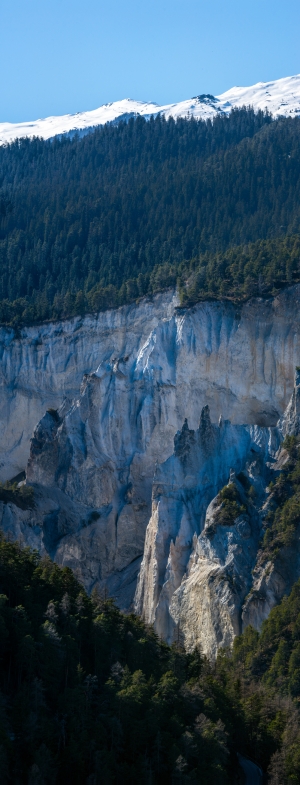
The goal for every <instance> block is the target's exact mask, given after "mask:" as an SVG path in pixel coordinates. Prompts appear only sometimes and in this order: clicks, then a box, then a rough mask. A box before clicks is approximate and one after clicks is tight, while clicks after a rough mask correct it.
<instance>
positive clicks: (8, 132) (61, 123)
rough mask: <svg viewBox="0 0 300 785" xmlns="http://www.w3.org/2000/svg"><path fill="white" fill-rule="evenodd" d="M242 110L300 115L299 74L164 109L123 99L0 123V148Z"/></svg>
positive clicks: (205, 117)
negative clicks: (118, 125)
mask: <svg viewBox="0 0 300 785" xmlns="http://www.w3.org/2000/svg"><path fill="white" fill-rule="evenodd" d="M241 106H253V108H254V109H255V110H256V111H258V110H259V109H262V110H265V109H268V111H269V112H271V114H273V115H274V116H275V117H278V116H285V117H290V116H295V115H297V114H300V74H297V75H295V76H288V77H285V78H283V79H277V80H276V81H274V82H257V84H255V85H252V86H250V87H232V88H231V89H230V90H227V91H226V92H225V93H222V94H221V95H217V96H213V95H210V94H203V95H198V96H195V97H193V98H188V99H187V100H185V101H179V102H178V103H174V104H166V105H165V106H159V104H156V103H153V102H145V101H135V100H133V99H131V98H125V99H123V100H121V101H115V102H114V103H109V104H104V105H103V106H100V107H99V108H98V109H93V110H92V111H89V112H77V113H76V114H67V115H62V116H60V117H59V116H58V117H56V116H53V117H46V118H44V119H39V120H34V121H29V122H23V123H8V122H5V123H0V144H7V143H8V142H11V141H13V139H20V138H22V137H25V136H28V137H33V136H39V137H42V138H43V139H50V138H52V137H53V136H57V135H60V134H70V133H71V134H72V133H74V132H76V131H78V132H84V133H85V132H87V131H88V130H91V129H92V128H95V127H96V126H98V125H104V124H105V123H111V122H116V121H118V120H120V119H127V118H129V117H136V116H137V115H141V116H142V117H145V118H146V119H149V118H150V117H151V116H152V115H154V116H156V115H158V114H161V115H164V116H165V117H166V118H168V117H174V118H178V117H188V116H190V117H195V118H196V119H200V118H201V119H203V120H207V119H208V118H210V119H212V118H213V117H215V116H216V115H217V114H220V113H221V114H229V112H230V111H231V110H232V109H233V108H239V107H241Z"/></svg>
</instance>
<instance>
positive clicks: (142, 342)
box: [0, 286, 300, 481]
mask: <svg viewBox="0 0 300 785" xmlns="http://www.w3.org/2000/svg"><path fill="white" fill-rule="evenodd" d="M299 302H300V287H299V286H296V287H293V288H292V289H290V290H287V291H285V292H283V293H282V294H281V295H280V296H279V297H277V298H276V299H275V300H268V301H263V300H261V301H260V300H254V301H251V302H249V303H247V304H246V305H244V306H243V307H242V308H241V309H240V310H238V309H237V308H235V307H234V306H233V305H232V304H230V303H220V302H203V303H200V304H199V305H197V306H195V307H194V308H192V309H190V310H187V311H185V312H177V311H176V305H177V300H176V296H175V295H174V292H167V293H164V294H161V295H156V296H155V297H154V298H153V301H152V302H151V301H149V300H142V301H141V303H140V304H139V305H132V306H124V307H123V308H119V309H118V310H111V311H106V312H105V313H101V314H99V315H98V316H97V317H85V318H84V319H80V318H76V319H73V320H70V321H66V322H58V323H56V324H55V323H54V324H45V325H41V326H38V327H31V328H24V329H22V330H21V332H20V335H18V336H16V335H15V334H14V331H13V330H11V329H7V330H6V329H4V328H1V330H0V357H1V366H0V369H1V373H0V437H1V465H0V480H1V481H3V480H6V479H10V478H11V477H13V476H15V475H16V474H18V472H20V471H22V470H23V469H24V468H25V466H26V462H27V459H28V455H29V441H30V437H31V435H32V432H33V429H34V427H35V425H36V423H37V422H38V421H39V420H40V418H41V417H42V416H43V414H44V412H45V410H46V409H47V408H48V407H53V408H58V407H59V406H61V404H62V403H63V402H64V401H65V402H66V405H65V408H66V409H67V408H68V403H69V404H70V402H71V401H72V400H73V399H74V398H76V397H78V395H79V390H80V384H81V381H82V377H83V375H84V374H89V373H91V372H92V371H94V370H95V369H97V368H98V369H99V370H98V371H97V378H99V379H100V378H101V379H102V388H103V390H106V392H105V393H104V392H103V396H104V397H103V401H104V398H105V395H106V396H107V401H105V403H104V404H103V405H105V407H106V409H105V412H106V413H107V414H108V412H110V420H109V421H108V419H106V415H105V413H104V410H103V413H102V420H101V423H102V425H103V428H104V430H105V429H106V430H107V431H108V432H109V435H107V436H104V439H105V444H106V438H108V439H109V443H108V444H106V446H105V449H106V450H107V452H108V454H109V455H110V454H111V455H112V457H113V459H114V458H115V456H116V455H118V450H119V448H120V438H121V437H120V428H119V426H118V417H119V416H120V415H121V412H120V411H119V409H120V403H121V400H123V401H124V402H125V399H126V403H124V405H125V410H124V411H123V414H122V417H123V418H124V416H125V421H126V422H125V424H124V422H123V425H124V433H123V436H122V439H123V441H124V443H125V449H126V450H129V447H128V444H127V443H128V433H129V432H130V433H129V438H130V440H131V439H133V443H132V445H131V446H132V449H137V450H138V453H140V452H144V451H145V445H146V444H147V454H149V455H150V454H151V456H152V457H151V458H150V459H149V460H150V462H151V461H152V463H151V466H152V467H153V466H154V463H155V461H156V460H157V459H158V458H159V459H160V460H165V459H166V458H167V457H168V456H169V455H171V454H172V452H173V438H174V435H175V433H176V431H177V430H179V429H181V427H182V424H183V422H184V419H185V417H186V416H187V417H188V421H189V427H190V428H192V429H193V430H197V428H198V425H199V419H200V414H201V410H202V408H203V406H205V405H206V404H208V405H209V406H210V412H211V418H212V421H213V422H217V421H218V418H219V415H220V413H222V415H223V417H224V418H225V419H226V418H230V419H231V421H232V422H233V423H239V424H243V423H246V424H254V423H257V424H260V425H273V424H275V423H276V421H277V419H278V416H280V415H281V414H282V413H283V411H284V409H285V406H286V405H287V403H288V401H289V398H290V396H291V393H292V389H293V374H294V368H295V365H297V364H298V363H299V357H300V330H299V326H300V309H299ZM124 358H127V359H126V361H125V359H124ZM110 379H113V380H114V382H113V385H112V387H110V386H109V384H110V383H109V380H110ZM122 380H123V381H122ZM124 386H125V391H124ZM121 390H123V392H121ZM138 390H139V392H137V391H138ZM119 393H120V396H121V398H120V397H119ZM112 394H113V396H114V397H113V399H112ZM132 394H134V396H135V397H136V396H137V398H136V400H138V401H139V403H138V404H137V405H138V406H140V410H139V413H138V423H139V426H138V427H139V429H140V430H139V436H137V431H136V423H135V424H134V428H133V431H134V435H133V436H132V433H133V431H132V423H131V420H130V417H131V416H132V414H131V413H132V412H133V411H134V407H133V406H132ZM124 396H125V397H124ZM112 401H114V403H113V402H112ZM122 406H123V405H122ZM123 408H124V407H123ZM130 412H131V413H130ZM102 425H101V429H102ZM145 429H146V430H145ZM139 445H140V446H139Z"/></svg>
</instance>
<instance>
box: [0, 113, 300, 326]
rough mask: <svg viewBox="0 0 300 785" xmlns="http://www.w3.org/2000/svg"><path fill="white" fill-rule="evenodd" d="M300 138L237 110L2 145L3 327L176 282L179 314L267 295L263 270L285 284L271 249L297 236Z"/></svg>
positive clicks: (289, 126) (283, 125)
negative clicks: (221, 300) (213, 301)
mask: <svg viewBox="0 0 300 785" xmlns="http://www.w3.org/2000/svg"><path fill="white" fill-rule="evenodd" d="M299 129H300V120H299V118H294V119H289V118H288V119H279V120H276V121H274V120H272V119H271V117H270V116H269V115H268V114H266V113H262V112H259V113H257V114H255V113H254V112H253V110H251V109H248V110H246V109H241V110H235V111H233V112H232V114H231V115H230V116H228V117H227V116H226V117H222V116H220V117H217V118H216V119H215V120H214V122H210V121H208V122H203V121H200V122H199V121H194V120H178V121H177V122H175V121H174V120H173V119H170V120H168V121H166V120H165V119H164V118H161V117H159V118H157V119H152V120H151V121H150V122H147V121H145V120H144V119H142V118H137V119H136V120H130V121H129V123H127V124H126V123H120V124H119V125H118V126H104V127H100V128H99V129H96V130H95V131H94V132H93V133H92V134H90V135H88V136H86V137H84V138H83V139H78V138H74V139H72V140H70V139H67V138H63V139H58V138H56V139H54V140H53V141H48V142H47V141H43V140H39V139H34V140H31V141H30V140H26V139H25V140H18V141H16V142H14V143H12V144H11V145H8V146H6V147H2V148H1V149H0V304H1V307H0V319H1V321H4V322H6V323H16V324H17V323H22V322H30V321H35V320H43V319H48V318H58V317H62V316H69V315H73V314H83V313H84V312H86V311H97V310H100V309H103V308H105V307H109V306H116V305H119V304H122V303H126V302H133V301H134V300H136V299H137V298H138V297H140V296H142V295H144V294H151V293H153V292H155V291H157V290H159V289H163V288H165V287H166V286H170V285H175V283H176V282H177V281H178V283H179V286H180V288H181V292H182V301H183V303H188V302H190V301H191V302H193V301H195V298H196V299H197V297H201V296H202V295H203V293H204V294H207V293H209V294H210V295H212V296H221V295H222V294H225V295H227V296H230V297H232V296H235V295H236V294H237V296H242V297H245V296H251V294H252V293H257V292H258V293H259V292H261V293H262V294H265V293H268V291H269V290H270V288H271V283H270V282H271V280H272V278H273V272H274V270H275V277H274V281H275V284H276V285H278V286H281V285H284V284H285V283H287V282H292V281H293V280H295V279H296V278H297V275H298V273H299V269H298V267H297V264H296V260H295V259H294V258H293V260H292V262H291V264H290V266H289V267H287V265H286V263H285V259H284V257H285V254H286V249H287V255H288V256H289V254H290V253H291V245H289V241H288V243H287V244H285V245H283V246H281V244H280V243H281V241H283V242H284V243H285V240H284V238H285V237H286V236H290V235H292V234H294V235H297V234H298V233H299V226H300V206H299V205H300V148H299ZM261 240H263V241H265V244H260V245H259V246H258V258H257V257H256V256H255V253H256V247H255V245H253V244H255V243H256V242H257V241H261ZM275 240H276V241H277V243H276V242H275ZM294 240H295V242H296V239H295V238H294ZM249 244H250V245H249ZM282 248H283V252H282ZM228 249H233V250H232V255H231V256H230V254H229V255H228V254H227V255H226V251H228ZM224 254H225V256H224ZM229 268H230V269H229ZM266 268H267V269H266ZM228 271H229V275H227V273H228ZM195 272H196V273H197V274H196V275H193V274H194V273H195ZM191 276H192V277H191ZM186 282H187V283H186ZM186 286H187V290H188V291H187V292H185V287H186Z"/></svg>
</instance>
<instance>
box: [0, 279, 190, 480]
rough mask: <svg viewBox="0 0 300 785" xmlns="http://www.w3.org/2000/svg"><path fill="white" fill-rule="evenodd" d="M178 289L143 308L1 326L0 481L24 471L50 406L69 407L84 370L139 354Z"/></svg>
mask: <svg viewBox="0 0 300 785" xmlns="http://www.w3.org/2000/svg"><path fill="white" fill-rule="evenodd" d="M176 303H177V300H176V297H175V295H174V292H169V293H164V294H163V295H157V296H156V297H155V298H153V301H152V302H150V301H146V300H144V301H143V306H142V307H141V308H140V307H138V306H135V305H133V306H125V307H124V308H119V309H118V310H110V311H105V312H104V313H100V314H98V315H97V316H87V317H85V318H84V319H81V318H79V317H76V318H75V319H71V320H68V321H64V322H56V323H50V324H43V325H39V326H35V327H25V328H23V329H22V330H21V331H20V333H19V334H15V332H14V330H13V329H5V328H4V327H1V328H0V358H1V363H0V440H1V455H0V480H1V481H2V482H3V481H4V480H7V479H10V478H12V477H14V476H15V475H16V474H18V473H19V472H20V471H23V470H24V469H25V467H26V463H27V460H28V456H29V444H30V439H31V436H32V433H33V429H34V428H35V426H36V424H37V423H38V421H39V420H40V419H41V417H42V416H43V414H44V412H45V410H46V409H47V408H48V407H53V408H54V409H57V408H58V407H60V406H61V405H62V404H63V402H65V408H66V409H67V408H69V407H70V404H71V402H72V400H74V398H76V397H78V395H79V391H80V385H81V382H82V377H83V375H84V374H87V373H91V372H92V371H93V370H95V368H97V367H98V365H99V363H101V362H103V360H104V359H105V358H107V357H108V358H111V357H114V355H116V357H119V356H120V355H122V353H123V354H124V356H126V353H127V354H134V355H135V356H136V354H137V352H138V351H139V348H140V346H141V345H142V343H143V341H145V340H146V339H147V337H148V335H149V333H150V332H151V330H153V329H155V327H156V326H157V324H158V323H159V321H160V319H161V317H162V314H164V315H165V316H166V317H167V316H168V314H169V313H173V312H174V306H175V305H176Z"/></svg>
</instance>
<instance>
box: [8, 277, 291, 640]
mask: <svg viewBox="0 0 300 785" xmlns="http://www.w3.org/2000/svg"><path fill="white" fill-rule="evenodd" d="M299 297H300V287H299V286H296V287H294V288H292V289H290V290H286V291H285V292H282V294H281V295H280V296H278V297H277V298H275V299H274V300H267V301H264V300H261V299H259V300H253V301H251V302H248V303H247V304H245V305H243V306H242V307H241V308H240V309H237V307H236V306H234V305H233V304H231V303H221V302H203V303H200V304H199V305H198V306H196V307H194V308H192V309H189V310H185V311H182V310H180V309H178V307H177V301H176V297H175V296H174V293H172V292H169V293H167V294H164V295H158V296H157V297H156V298H154V299H153V301H149V300H143V301H141V303H140V304H139V305H135V306H131V307H129V306H127V307H124V308H121V309H119V310H118V311H108V312H106V313H104V314H100V315H99V316H98V317H95V318H94V319H93V318H91V317H88V318H86V319H83V320H79V319H75V320H73V321H71V322H67V323H65V324H61V325H44V326H42V327H40V328H31V329H30V330H29V329H28V330H24V331H23V332H22V334H21V336H18V337H16V336H14V335H13V334H12V332H10V331H3V333H2V417H1V423H2V445H3V447H2V450H3V452H2V462H3V476H4V477H5V476H12V475H13V474H15V473H16V472H17V470H20V469H22V468H24V466H25V463H26V459H27V451H28V453H29V432H30V430H31V428H32V424H33V420H34V418H35V419H36V420H38V419H39V422H38V425H37V426H36V427H35V430H34V434H33V438H32V441H31V447H30V455H29V459H28V464H27V482H28V483H30V484H31V485H32V486H33V487H34V494H35V506H34V508H33V509H31V510H30V509H29V510H20V509H19V508H17V507H16V506H15V505H13V504H3V503H0V520H1V525H2V527H3V528H4V530H5V531H7V532H9V533H10V534H11V535H12V536H14V537H17V538H19V539H20V540H21V541H22V542H24V543H26V544H30V545H31V546H33V547H37V548H38V549H39V550H40V551H41V552H47V553H49V554H50V555H51V557H52V558H53V559H55V560H56V561H58V562H59V563H60V564H66V565H69V566H70V567H72V569H74V571H75V572H76V574H77V576H78V577H79V578H80V579H81V580H82V581H83V583H84V584H85V586H86V587H87V589H88V590H91V589H92V588H93V586H95V585H99V586H100V588H101V587H103V588H104V587H106V589H107V590H108V592H109V593H110V594H112V595H114V596H116V598H117V601H118V603H119V604H120V606H121V607H123V608H130V607H132V606H133V602H135V607H136V608H137V610H138V611H139V612H141V613H143V615H144V616H145V618H146V619H147V620H148V621H150V622H154V624H155V626H156V629H157V631H158V632H159V634H161V635H162V636H163V637H165V638H166V639H168V640H172V639H173V637H174V635H176V634H177V633H178V631H179V632H180V634H181V635H183V637H184V638H185V642H186V645H187V646H188V647H192V646H194V645H195V644H196V643H199V642H200V643H201V645H202V647H203V648H205V646H204V643H203V635H204V633H203V635H202V638H201V635H200V637H199V634H198V632H197V630H198V631H199V629H200V628H203V630H205V629H206V630H208V629H211V632H210V633H209V634H208V632H207V633H205V635H204V637H205V638H206V640H207V645H206V649H205V650H206V651H207V652H208V653H210V655H213V654H214V653H215V652H216V650H217V648H218V646H219V645H222V644H224V643H230V642H231V641H232V638H233V635H234V634H236V632H237V631H239V629H240V628H241V623H242V622H241V613H242V605H243V602H244V600H245V597H246V595H247V593H248V592H249V588H250V583H249V580H250V579H249V575H250V574H251V569H252V566H254V563H255V557H256V553H257V549H258V540H259V527H260V523H259V519H258V517H257V512H254V511H253V509H252V507H251V505H249V503H248V506H247V505H244V506H245V507H246V509H245V511H243V514H242V513H241V514H242V517H240V516H237V520H235V522H234V524H233V525H230V526H226V525H224V524H222V525H221V524H219V523H218V524H217V522H216V525H215V524H214V523H211V522H209V521H210V518H211V515H212V511H213V510H214V508H209V510H208V512H207V508H208V505H209V504H210V503H211V501H212V499H213V498H214V497H216V496H217V495H218V493H219V491H220V489H221V488H222V487H223V486H224V485H225V484H226V483H227V482H228V480H229V476H230V470H231V469H232V470H234V472H235V474H236V475H238V474H239V473H240V472H241V471H242V470H243V471H244V472H245V476H246V478H248V479H249V478H250V479H249V481H251V482H253V484H254V485H255V486H257V493H258V495H259V494H260V496H259V498H261V503H263V500H264V498H265V493H266V490H265V489H266V483H267V480H268V478H267V464H268V463H270V462H272V461H274V456H275V453H276V450H277V449H278V445H279V442H280V439H282V436H283V431H284V426H279V427H278V428H277V429H276V428H275V424H276V422H277V420H278V418H280V417H282V415H283V412H284V410H285V407H286V405H287V404H288V401H289V399H290V396H291V395H292V392H293V374H294V368H295V366H296V365H297V363H298V362H299V357H300V330H299V320H300V311H299ZM83 374H84V378H83V382H82V383H81V387H80V380H79V377H80V378H81V377H82V375H83ZM294 395H296V393H295V394H294ZM71 398H73V402H72V403H71V404H70V399H71ZM295 400H296V399H295ZM297 401H298V398H297ZM297 405H298V404H297ZM47 407H48V411H47V412H46V414H44V415H43V416H42V417H41V414H42V411H45V409H46V408H47ZM294 408H295V407H294ZM220 414H222V415H223V417H221V419H219V416H220ZM292 416H294V415H291V417H292ZM297 416H298V415H297ZM228 417H229V418H230V420H231V422H229V421H228V419H226V418H228ZM286 421H287V420H285V422H286ZM232 476H233V475H232ZM235 482H239V481H238V480H235ZM218 506H220V505H218V504H217V507H218ZM206 516H207V517H206ZM217 518H218V516H217ZM205 519H206V523H205ZM204 524H205V526H204ZM203 527H204V530H203ZM202 530H203V531H202ZM202 568H203V569H202ZM201 570H202V571H201ZM205 570H206V572H205ZM200 573H201V574H200ZM205 575H206V578H205ZM197 576H198V577H197ZM199 576H200V577H199ZM137 578H138V580H137ZM200 584H201V586H202V587H203V592H202V595H201V597H202V599H201V598H200V593H199V592H200V589H199V587H200ZM238 585H239V587H240V588H239V591H237V588H236V587H237V586H238ZM233 586H235V590H233ZM134 597H135V600H134ZM196 604H197V609H196V608H195V606H196ZM209 605H210V606H211V608H212V607H214V609H215V611H214V618H212V615H211V614H210V612H209ZM222 609H223V610H224V613H223V610H222ZM221 611H222V612H221ZM193 614H194V615H193ZM197 619H198V621H197ZM197 625H198V626H197ZM192 628H193V629H192Z"/></svg>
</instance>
